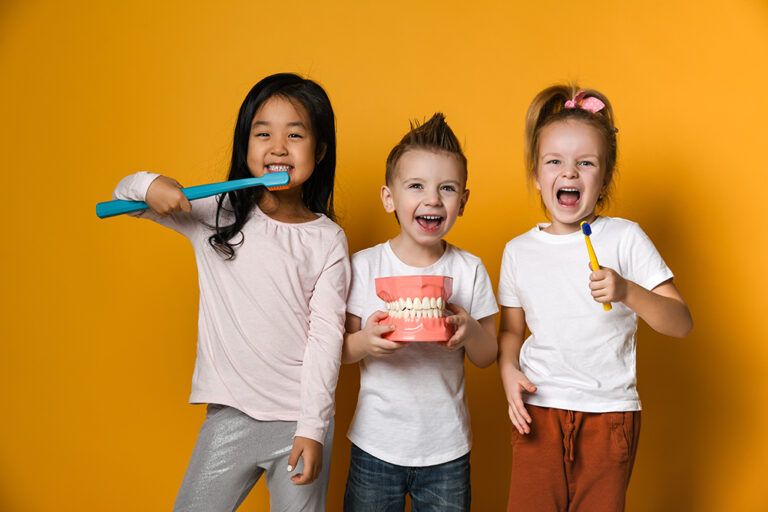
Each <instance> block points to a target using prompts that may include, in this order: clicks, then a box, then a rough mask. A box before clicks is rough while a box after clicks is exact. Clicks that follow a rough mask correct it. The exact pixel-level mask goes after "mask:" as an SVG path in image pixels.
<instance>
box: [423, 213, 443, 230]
mask: <svg viewBox="0 0 768 512" xmlns="http://www.w3.org/2000/svg"><path fill="white" fill-rule="evenodd" d="M443 220H445V218H444V217H442V216H441V215H417V216H416V222H417V223H418V224H419V226H420V227H421V229H423V230H424V231H426V232H427V233H433V232H435V231H437V230H438V229H440V226H442V224H443Z"/></svg>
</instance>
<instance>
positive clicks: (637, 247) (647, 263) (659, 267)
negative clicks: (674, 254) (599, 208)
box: [622, 223, 673, 290]
mask: <svg viewBox="0 0 768 512" xmlns="http://www.w3.org/2000/svg"><path fill="white" fill-rule="evenodd" d="M622 254H623V260H624V261H625V262H626V265H624V266H625V269H624V275H623V276H622V277H624V278H625V279H629V280H630V281H633V282H634V283H637V284H638V285H640V286H642V287H643V288H645V289H647V290H653V289H654V288H655V287H657V286H658V285H660V284H661V283H663V282H664V281H667V280H669V279H671V278H672V277H673V274H672V271H671V270H670V269H669V267H668V266H667V264H666V263H665V262H664V259H663V258H662V257H661V255H660V254H659V251H657V250H656V246H654V245H653V242H651V239H650V238H648V235H646V234H645V232H644V231H643V230H642V228H641V227H640V226H639V225H637V224H635V223H632V224H631V229H630V230H629V232H628V234H627V237H626V243H625V244H624V247H623V251H622Z"/></svg>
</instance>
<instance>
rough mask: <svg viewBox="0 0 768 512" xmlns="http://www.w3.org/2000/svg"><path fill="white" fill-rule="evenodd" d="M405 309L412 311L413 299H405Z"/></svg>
mask: <svg viewBox="0 0 768 512" xmlns="http://www.w3.org/2000/svg"><path fill="white" fill-rule="evenodd" d="M405 309H413V299H412V298H410V297H408V298H406V299H405Z"/></svg>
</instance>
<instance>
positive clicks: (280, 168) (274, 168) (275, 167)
mask: <svg viewBox="0 0 768 512" xmlns="http://www.w3.org/2000/svg"><path fill="white" fill-rule="evenodd" d="M264 169H266V171H267V172H289V171H290V170H292V169H293V166H292V165H288V164H269V165H265V166H264Z"/></svg>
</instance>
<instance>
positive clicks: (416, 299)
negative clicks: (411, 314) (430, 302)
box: [413, 297, 421, 311]
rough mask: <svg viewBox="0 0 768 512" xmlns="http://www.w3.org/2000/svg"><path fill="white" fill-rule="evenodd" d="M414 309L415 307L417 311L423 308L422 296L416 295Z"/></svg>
mask: <svg viewBox="0 0 768 512" xmlns="http://www.w3.org/2000/svg"><path fill="white" fill-rule="evenodd" d="M413 309H415V310H417V311H418V310H421V299H420V298H418V297H416V298H415V299H413Z"/></svg>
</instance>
